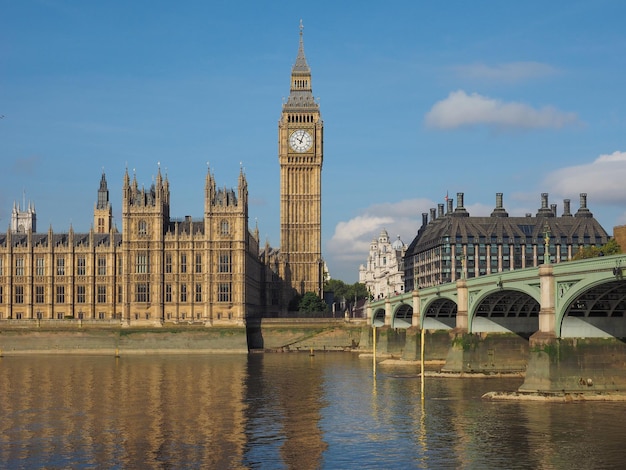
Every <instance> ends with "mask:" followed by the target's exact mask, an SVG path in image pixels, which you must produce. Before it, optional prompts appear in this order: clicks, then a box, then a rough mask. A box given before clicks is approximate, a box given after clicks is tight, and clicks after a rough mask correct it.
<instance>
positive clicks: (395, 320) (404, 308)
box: [391, 302, 413, 329]
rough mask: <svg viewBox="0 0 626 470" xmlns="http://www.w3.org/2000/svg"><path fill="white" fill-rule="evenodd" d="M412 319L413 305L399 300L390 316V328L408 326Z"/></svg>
mask: <svg viewBox="0 0 626 470" xmlns="http://www.w3.org/2000/svg"><path fill="white" fill-rule="evenodd" d="M412 321H413V306H412V305H410V304H407V303H405V302H400V303H399V304H398V305H397V306H396V308H395V310H394V312H393V315H392V317H391V327H392V328H405V329H406V328H410V327H411V322H412Z"/></svg>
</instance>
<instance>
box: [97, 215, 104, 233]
mask: <svg viewBox="0 0 626 470" xmlns="http://www.w3.org/2000/svg"><path fill="white" fill-rule="evenodd" d="M98 233H104V218H103V217H98Z"/></svg>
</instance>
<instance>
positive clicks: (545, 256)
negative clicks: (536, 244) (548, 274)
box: [543, 222, 551, 264]
mask: <svg viewBox="0 0 626 470" xmlns="http://www.w3.org/2000/svg"><path fill="white" fill-rule="evenodd" d="M544 230H545V235H544V239H543V240H544V242H545V248H544V252H543V264H550V262H551V259H550V258H551V257H550V227H549V226H548V223H547V222H546V224H545V225H544Z"/></svg>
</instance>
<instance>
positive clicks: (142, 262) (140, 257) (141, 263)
mask: <svg viewBox="0 0 626 470" xmlns="http://www.w3.org/2000/svg"><path fill="white" fill-rule="evenodd" d="M149 272H150V258H149V257H148V254H147V253H137V260H136V263H135V273H137V274H148V273H149Z"/></svg>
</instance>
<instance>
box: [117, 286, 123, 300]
mask: <svg viewBox="0 0 626 470" xmlns="http://www.w3.org/2000/svg"><path fill="white" fill-rule="evenodd" d="M117 301H118V302H119V303H120V304H121V303H122V302H123V301H124V288H123V287H122V286H117Z"/></svg>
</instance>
